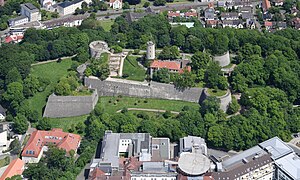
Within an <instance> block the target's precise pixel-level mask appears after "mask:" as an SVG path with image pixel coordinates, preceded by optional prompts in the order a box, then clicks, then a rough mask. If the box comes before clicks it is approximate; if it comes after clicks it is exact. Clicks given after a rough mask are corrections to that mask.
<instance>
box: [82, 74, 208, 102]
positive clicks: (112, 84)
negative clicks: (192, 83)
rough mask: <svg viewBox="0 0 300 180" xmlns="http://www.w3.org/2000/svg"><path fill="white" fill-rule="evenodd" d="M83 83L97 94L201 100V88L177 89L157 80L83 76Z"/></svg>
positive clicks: (189, 100) (190, 100)
mask: <svg viewBox="0 0 300 180" xmlns="http://www.w3.org/2000/svg"><path fill="white" fill-rule="evenodd" d="M85 85H86V86H88V87H90V88H93V89H97V90H98V94H99V96H116V95H123V96H132V97H142V98H159V99H169V100H182V101H188V102H195V103H199V102H200V101H201V100H202V93H203V89H202V88H189V89H185V90H183V91H182V90H179V89H176V88H175V87H174V85H171V84H164V83H157V82H151V83H147V82H137V81H128V80H122V79H107V80H105V81H101V80H99V79H97V78H91V77H89V78H87V77H86V78H85Z"/></svg>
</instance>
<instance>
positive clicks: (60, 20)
mask: <svg viewBox="0 0 300 180" xmlns="http://www.w3.org/2000/svg"><path fill="white" fill-rule="evenodd" d="M87 17H88V15H87V14H84V15H76V16H75V15H70V16H66V17H61V18H56V19H52V20H49V21H43V22H42V23H43V25H44V26H46V27H47V28H53V27H58V26H63V25H64V23H71V22H74V21H76V20H83V19H86V18H87Z"/></svg>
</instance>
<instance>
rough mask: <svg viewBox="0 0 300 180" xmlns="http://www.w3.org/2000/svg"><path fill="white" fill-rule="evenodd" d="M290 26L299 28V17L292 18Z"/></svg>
mask: <svg viewBox="0 0 300 180" xmlns="http://www.w3.org/2000/svg"><path fill="white" fill-rule="evenodd" d="M292 26H293V27H294V28H295V29H298V30H300V18H294V19H292Z"/></svg>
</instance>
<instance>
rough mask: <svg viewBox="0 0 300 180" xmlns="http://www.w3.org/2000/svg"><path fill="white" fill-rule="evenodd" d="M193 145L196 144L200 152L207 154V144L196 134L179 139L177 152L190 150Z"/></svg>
mask: <svg viewBox="0 0 300 180" xmlns="http://www.w3.org/2000/svg"><path fill="white" fill-rule="evenodd" d="M193 145H198V146H199V148H200V150H201V152H202V154H204V155H207V146H206V143H205V140H204V139H203V138H201V137H197V136H187V137H183V138H180V139H179V154H181V153H182V152H191V151H192V148H193Z"/></svg>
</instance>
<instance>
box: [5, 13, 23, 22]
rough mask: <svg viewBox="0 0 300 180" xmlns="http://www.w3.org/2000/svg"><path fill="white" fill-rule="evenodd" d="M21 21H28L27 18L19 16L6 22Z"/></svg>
mask: <svg viewBox="0 0 300 180" xmlns="http://www.w3.org/2000/svg"><path fill="white" fill-rule="evenodd" d="M22 19H28V17H26V16H23V15H21V16H18V17H15V18H11V19H9V20H8V21H9V22H12V21H19V20H22Z"/></svg>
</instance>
